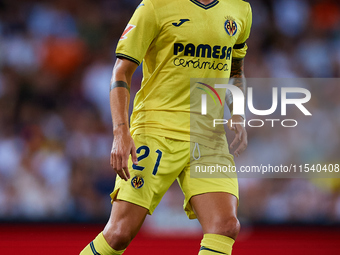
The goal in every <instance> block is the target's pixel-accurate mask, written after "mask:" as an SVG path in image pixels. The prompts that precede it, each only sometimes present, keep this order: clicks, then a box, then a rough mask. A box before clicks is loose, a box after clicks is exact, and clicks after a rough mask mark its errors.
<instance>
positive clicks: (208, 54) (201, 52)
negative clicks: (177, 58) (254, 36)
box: [174, 43, 232, 60]
mask: <svg viewBox="0 0 340 255" xmlns="http://www.w3.org/2000/svg"><path fill="white" fill-rule="evenodd" d="M181 52H183V53H184V56H192V57H202V58H216V59H226V60H230V57H231V52H232V48H231V47H228V46H223V47H222V46H219V45H215V46H210V45H209V44H199V45H197V46H195V45H194V44H192V43H188V44H187V45H183V44H182V43H175V44H174V55H178V54H179V53H181Z"/></svg>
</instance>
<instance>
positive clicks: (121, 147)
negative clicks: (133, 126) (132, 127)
mask: <svg viewBox="0 0 340 255" xmlns="http://www.w3.org/2000/svg"><path fill="white" fill-rule="evenodd" d="M130 154H131V159H132V162H133V163H134V164H135V165H137V164H138V160H137V154H136V147H135V143H134V141H133V139H132V137H131V135H130V133H129V132H128V131H126V130H125V131H118V132H115V133H114V138H113V143H112V149H111V157H110V164H111V167H112V168H113V170H114V171H115V172H116V173H117V174H118V175H119V176H120V178H122V179H123V180H125V181H127V180H128V179H130V173H129V169H128V159H129V156H130Z"/></svg>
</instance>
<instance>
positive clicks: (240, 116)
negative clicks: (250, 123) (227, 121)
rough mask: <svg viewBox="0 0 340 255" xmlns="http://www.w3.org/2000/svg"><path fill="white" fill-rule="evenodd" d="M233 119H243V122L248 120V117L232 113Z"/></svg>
mask: <svg viewBox="0 0 340 255" xmlns="http://www.w3.org/2000/svg"><path fill="white" fill-rule="evenodd" d="M231 117H232V118H240V119H241V118H242V121H244V120H246V116H245V115H244V114H233V112H231Z"/></svg>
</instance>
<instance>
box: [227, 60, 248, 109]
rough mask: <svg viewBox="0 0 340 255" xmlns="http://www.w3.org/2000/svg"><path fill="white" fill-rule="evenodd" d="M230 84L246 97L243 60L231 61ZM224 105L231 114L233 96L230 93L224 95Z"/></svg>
mask: <svg viewBox="0 0 340 255" xmlns="http://www.w3.org/2000/svg"><path fill="white" fill-rule="evenodd" d="M230 79H231V83H232V84H233V85H234V86H236V87H238V88H239V89H240V90H242V92H243V94H244V96H245V97H246V89H247V84H246V78H245V76H244V60H243V59H235V58H233V59H232V63H231V72H230ZM226 103H227V105H228V107H229V110H230V112H233V96H232V94H231V93H229V94H227V95H226Z"/></svg>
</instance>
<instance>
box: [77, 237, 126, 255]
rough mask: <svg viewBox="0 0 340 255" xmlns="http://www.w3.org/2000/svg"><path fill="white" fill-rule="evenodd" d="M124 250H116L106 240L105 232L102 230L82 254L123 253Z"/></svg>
mask: <svg viewBox="0 0 340 255" xmlns="http://www.w3.org/2000/svg"><path fill="white" fill-rule="evenodd" d="M124 251H125V250H122V251H116V250H114V249H112V248H111V246H110V245H109V244H108V243H107V242H106V240H105V238H104V235H103V232H101V233H100V234H99V235H98V236H97V237H96V238H95V239H94V240H93V241H92V242H91V243H89V244H88V245H87V246H86V247H85V248H84V250H82V251H81V253H80V255H122V254H123V252H124Z"/></svg>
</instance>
